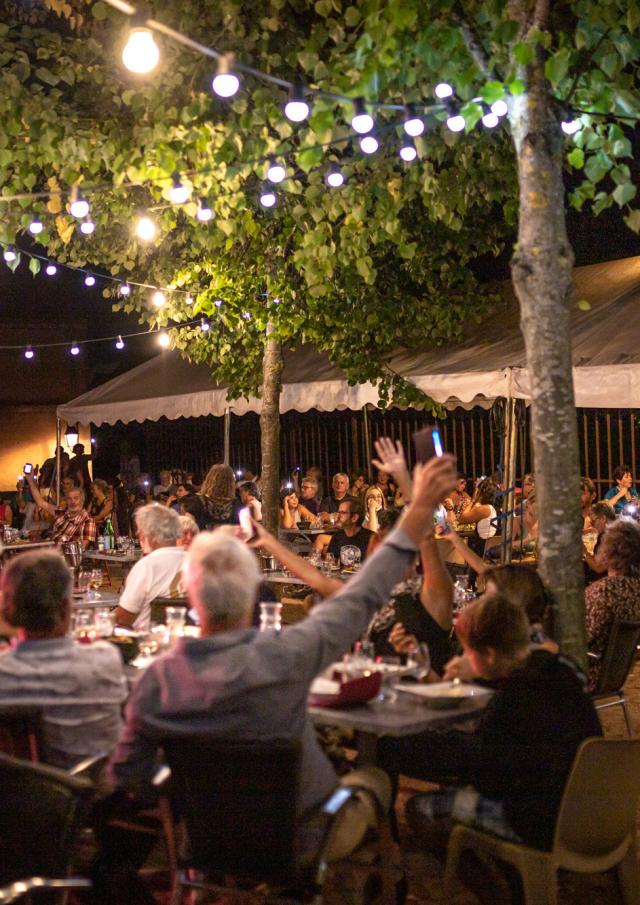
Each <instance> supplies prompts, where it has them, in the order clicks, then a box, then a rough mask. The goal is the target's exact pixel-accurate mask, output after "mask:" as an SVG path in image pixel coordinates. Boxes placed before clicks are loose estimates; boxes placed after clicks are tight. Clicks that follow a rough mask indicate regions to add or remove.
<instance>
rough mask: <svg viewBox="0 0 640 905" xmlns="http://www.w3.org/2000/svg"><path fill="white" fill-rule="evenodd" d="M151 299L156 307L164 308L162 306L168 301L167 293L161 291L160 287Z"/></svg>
mask: <svg viewBox="0 0 640 905" xmlns="http://www.w3.org/2000/svg"><path fill="white" fill-rule="evenodd" d="M151 301H152V302H153V304H154V305H155V307H156V308H162V307H163V306H164V305H165V303H166V301H167V297H166V295H165V294H164V292H161V291H160V290H159V289H158V290H156V292H154V293H153V295H152V296H151Z"/></svg>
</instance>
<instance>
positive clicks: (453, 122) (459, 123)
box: [447, 113, 467, 132]
mask: <svg viewBox="0 0 640 905" xmlns="http://www.w3.org/2000/svg"><path fill="white" fill-rule="evenodd" d="M466 125H467V124H466V122H465V119H464V116H461V114H460V113H453V114H451V116H448V117H447V128H448V129H451V131H452V132H462V130H463V129H464V127H465V126H466Z"/></svg>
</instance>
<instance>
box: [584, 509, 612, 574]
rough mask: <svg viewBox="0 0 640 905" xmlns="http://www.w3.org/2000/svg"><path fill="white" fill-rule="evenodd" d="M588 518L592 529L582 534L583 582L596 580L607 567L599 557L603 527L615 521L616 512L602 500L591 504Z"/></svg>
mask: <svg viewBox="0 0 640 905" xmlns="http://www.w3.org/2000/svg"><path fill="white" fill-rule="evenodd" d="M589 519H590V521H591V529H592V530H591V532H584V533H583V535H582V541H583V543H582V549H583V551H584V556H583V561H584V583H585V584H591V582H592V581H597V580H598V579H599V578H601V577H602V575H604V573H605V572H606V571H607V567H606V566H605V564H604V563H603V562H602V560H601V559H600V555H599V554H600V547H601V546H602V538H603V537H604V532H605V528H607V527H608V526H609V525H610V524H611V522H615V520H616V514H615V512H614V511H613V509H612V508H611V506H610V505H609V504H608V503H605V502H604V501H602V502H600V503H594V504H593V506H592V507H591V509H590V511H589ZM594 535H595V538H594Z"/></svg>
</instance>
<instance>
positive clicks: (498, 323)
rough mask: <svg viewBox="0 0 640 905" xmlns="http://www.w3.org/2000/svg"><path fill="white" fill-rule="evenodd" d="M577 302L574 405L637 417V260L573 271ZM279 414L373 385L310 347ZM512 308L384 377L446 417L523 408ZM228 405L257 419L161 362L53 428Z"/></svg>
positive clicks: (350, 403) (329, 406)
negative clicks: (505, 399) (352, 380)
mask: <svg viewBox="0 0 640 905" xmlns="http://www.w3.org/2000/svg"><path fill="white" fill-rule="evenodd" d="M574 276H575V283H576V300H580V299H586V300H587V301H588V302H589V303H590V305H591V308H590V310H588V311H582V310H579V309H578V307H577V305H576V306H574V309H573V315H572V347H573V361H574V369H573V375H574V386H575V393H576V405H578V406H579V407H584V408H611V407H615V408H640V257H633V258H625V259H623V260H620V261H610V262H607V263H605V264H593V265H590V266H588V267H579V268H576V270H575V274H574ZM284 357H285V368H284V374H283V392H282V396H281V399H280V410H281V412H287V411H291V410H295V411H299V412H303V411H308V410H309V409H312V408H315V409H318V410H319V411H335V410H336V409H359V408H362V406H364V405H365V404H367V403H373V404H376V403H377V401H378V392H377V389H376V387H375V386H373V385H372V384H370V383H363V384H358V385H356V386H349V384H348V382H347V380H346V378H345V376H344V374H343V373H342V371H341V370H340V369H339V368H338V367H336V366H335V365H333V364H332V363H331V362H330V361H329V359H328V358H327V357H326V355H324V354H322V353H319V352H316V351H315V350H314V349H312V348H311V347H309V346H300V347H299V348H297V349H296V350H295V351H288V350H287V351H285V356H284ZM525 361H526V356H525V351H524V342H523V339H522V334H521V333H520V327H519V315H518V308H517V304H516V303H515V301H514V299H513V295H512V292H511V290H510V287H509V286H508V287H507V289H506V290H505V308H504V309H503V310H501V311H499V312H497V313H496V314H494V315H493V316H492V317H491V318H490V319H489V320H487V321H485V322H484V323H482V324H481V325H479V326H478V327H476V328H475V329H474V330H473V332H472V333H471V332H470V333H469V335H468V337H467V339H466V340H465V341H464V342H462V343H460V344H458V345H452V346H449V347H443V348H434V349H432V350H427V351H419V352H409V351H406V350H401V351H399V352H398V353H396V354H395V355H393V356H392V358H391V359H390V360H389V365H390V367H391V368H392V369H393V370H394V371H395V372H397V373H399V374H401V375H402V376H403V377H406V378H407V379H408V380H410V381H412V382H413V383H415V384H416V386H418V387H419V388H420V389H421V390H423V391H424V392H425V393H427V394H428V395H429V396H431V397H432V398H433V399H434V400H435V401H436V402H440V403H443V404H446V405H447V407H449V408H455V407H456V406H458V405H463V406H464V407H466V408H470V407H472V406H473V405H487V404H489V403H490V402H491V401H492V400H493V399H495V398H496V397H498V396H508V395H513V396H514V397H516V398H519V399H528V398H529V389H528V387H529V381H528V375H527V372H526V369H525ZM229 404H231V405H232V407H233V411H234V413H236V414H238V415H243V414H245V413H246V412H249V411H259V410H260V404H261V403H260V400H259V399H257V398H250V399H248V400H247V399H237V400H234V401H233V402H232V403H229V402H228V400H227V387H226V386H225V385H223V384H218V383H216V381H215V379H214V378H213V377H212V375H211V372H210V369H209V368H208V367H207V366H206V365H198V364H190V363H189V362H187V361H185V360H184V359H182V358H181V357H180V355H179V354H178V353H177V352H163V353H161V354H160V355H158V356H157V357H156V358H153V359H151V360H150V361H147V362H145V363H144V364H142V365H139V366H138V367H136V368H133V369H132V370H131V371H128V372H127V373H125V374H121V375H120V376H119V377H115V378H114V379H113V380H110V381H108V382H107V383H105V384H103V385H102V386H99V387H96V388H95V389H93V390H90V391H89V392H88V393H84V394H83V395H82V396H79V397H78V398H76V399H73V400H72V401H71V402H68V403H66V404H65V405H61V406H59V407H58V410H57V413H58V417H59V418H63V419H65V420H66V421H69V422H80V423H81V424H89V423H91V422H92V423H94V424H96V425H99V424H103V423H107V424H114V423H115V422H116V421H124V422H129V421H145V420H147V419H148V420H151V421H157V420H158V419H159V418H162V417H163V416H164V417H166V418H171V419H172V418H192V417H198V416H201V415H222V414H224V412H225V409H226V408H227V406H228V405H229Z"/></svg>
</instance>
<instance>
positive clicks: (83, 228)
mask: <svg viewBox="0 0 640 905" xmlns="http://www.w3.org/2000/svg"><path fill="white" fill-rule="evenodd" d="M95 228H96V225H95V223H94V222H93V221H92V220H89V219H88V218H87V219H86V220H83V221H82V223H81V224H80V232H81V233H83V234H84V235H85V236H90V235H91V233H92V232H93V231H94V229H95Z"/></svg>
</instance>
